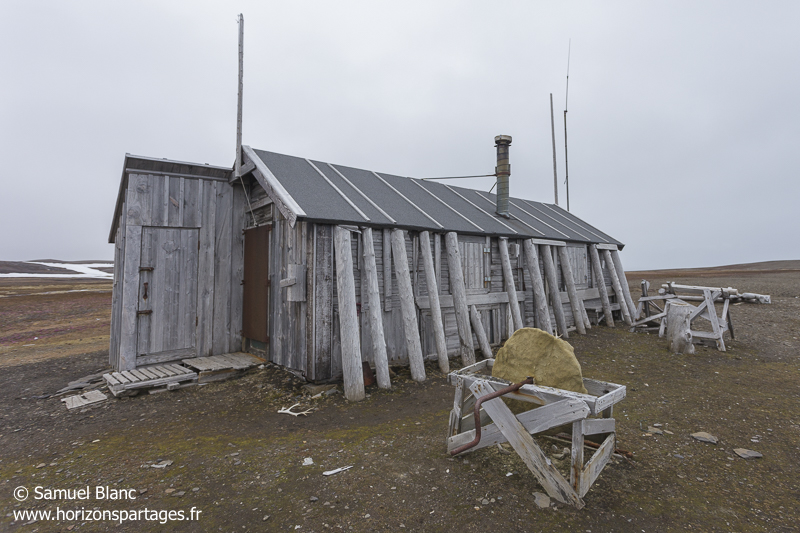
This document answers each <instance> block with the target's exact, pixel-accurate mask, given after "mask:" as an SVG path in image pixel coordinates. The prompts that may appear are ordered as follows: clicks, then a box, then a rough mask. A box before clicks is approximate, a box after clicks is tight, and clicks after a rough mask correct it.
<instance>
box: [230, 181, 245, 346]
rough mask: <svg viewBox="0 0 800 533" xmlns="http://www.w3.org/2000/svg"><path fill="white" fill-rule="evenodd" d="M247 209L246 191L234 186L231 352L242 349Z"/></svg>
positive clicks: (231, 264) (231, 266)
mask: <svg viewBox="0 0 800 533" xmlns="http://www.w3.org/2000/svg"><path fill="white" fill-rule="evenodd" d="M246 209H247V204H246V199H245V193H244V189H243V188H242V186H241V185H240V184H235V185H234V186H233V207H232V209H231V263H230V269H231V277H230V299H231V305H230V315H231V318H230V340H229V341H228V348H229V349H230V350H240V349H242V305H243V304H244V286H243V285H242V281H243V280H244V233H243V230H244V220H245V219H244V216H243V213H244V212H245V210H246Z"/></svg>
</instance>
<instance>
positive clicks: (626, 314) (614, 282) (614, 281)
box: [603, 250, 633, 326]
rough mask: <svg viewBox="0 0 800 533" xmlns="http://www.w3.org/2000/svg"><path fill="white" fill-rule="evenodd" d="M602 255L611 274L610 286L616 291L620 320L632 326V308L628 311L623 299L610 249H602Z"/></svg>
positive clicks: (622, 291) (626, 303)
mask: <svg viewBox="0 0 800 533" xmlns="http://www.w3.org/2000/svg"><path fill="white" fill-rule="evenodd" d="M603 257H604V258H605V260H606V265H607V266H608V273H609V275H610V276H611V286H612V287H614V292H615V293H617V303H619V310H620V313H622V320H623V321H624V322H625V324H626V325H628V326H633V320H631V313H633V309H631V310H630V311H628V302H626V301H625V292H624V290H623V289H622V284H621V283H620V280H619V276H618V275H617V269H616V267H615V266H614V260H613V259H612V258H611V251H610V250H603Z"/></svg>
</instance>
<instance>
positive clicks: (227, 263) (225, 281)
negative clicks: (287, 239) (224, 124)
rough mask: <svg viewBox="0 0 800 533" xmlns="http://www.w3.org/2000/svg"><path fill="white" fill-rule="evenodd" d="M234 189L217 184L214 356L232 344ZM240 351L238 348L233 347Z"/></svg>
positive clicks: (228, 348) (228, 349) (227, 350)
mask: <svg viewBox="0 0 800 533" xmlns="http://www.w3.org/2000/svg"><path fill="white" fill-rule="evenodd" d="M232 211H233V187H232V186H230V185H228V184H225V183H218V184H217V205H216V216H215V221H214V231H215V244H214V326H213V342H212V346H213V353H214V354H215V355H216V354H223V353H228V352H230V351H231V350H230V341H231V279H232V278H231V239H232V235H231V224H232V222H233V221H232ZM234 348H235V349H237V350H238V349H239V347H238V346H235V347H234Z"/></svg>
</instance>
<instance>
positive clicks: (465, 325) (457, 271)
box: [444, 231, 475, 366]
mask: <svg viewBox="0 0 800 533" xmlns="http://www.w3.org/2000/svg"><path fill="white" fill-rule="evenodd" d="M444 243H445V248H447V266H448V270H449V272H450V292H451V293H452V294H453V307H454V308H455V314H456V326H457V327H458V339H459V342H460V346H461V350H460V351H461V363H462V364H463V365H464V366H467V365H471V364H473V363H474V362H475V348H474V345H473V344H472V330H471V329H470V327H469V309H468V307H467V289H466V287H465V286H464V271H463V270H461V252H459V250H458V235H456V233H455V232H452V231H451V232H448V233H446V234H445V236H444Z"/></svg>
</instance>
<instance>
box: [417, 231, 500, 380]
mask: <svg viewBox="0 0 800 533" xmlns="http://www.w3.org/2000/svg"><path fill="white" fill-rule="evenodd" d="M419 241H420V246H421V248H422V266H423V268H424V270H425V284H426V286H427V289H428V298H429V299H430V303H431V322H432V325H433V336H434V340H435V343H436V355H437V356H438V359H439V370H441V371H442V372H443V373H445V374H447V373H448V372H450V361H449V359H448V358H447V342H446V340H445V334H444V323H443V322H442V309H441V307H440V306H439V284H438V280H437V276H436V270H435V268H436V267H435V265H434V262H433V256H432V255H431V241H430V235H429V233H428V232H427V231H422V232H420V234H419ZM489 353H490V354H491V351H490V352H489Z"/></svg>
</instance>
